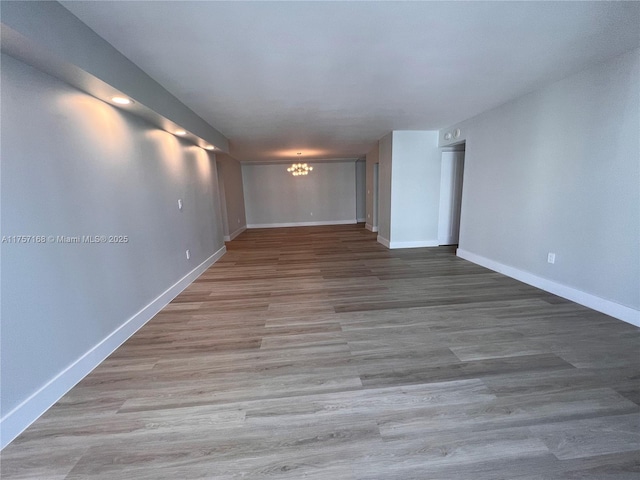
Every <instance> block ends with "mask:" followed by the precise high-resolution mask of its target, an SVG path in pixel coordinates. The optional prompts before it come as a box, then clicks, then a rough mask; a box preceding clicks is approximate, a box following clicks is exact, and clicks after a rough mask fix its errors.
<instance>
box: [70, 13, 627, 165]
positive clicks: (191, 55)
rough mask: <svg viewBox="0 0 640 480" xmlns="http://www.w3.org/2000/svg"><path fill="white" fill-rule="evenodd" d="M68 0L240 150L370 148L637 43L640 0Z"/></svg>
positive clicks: (351, 153)
mask: <svg viewBox="0 0 640 480" xmlns="http://www.w3.org/2000/svg"><path fill="white" fill-rule="evenodd" d="M61 3H62V4H63V5H64V6H65V7H66V8H67V9H68V10H70V11H71V12H72V13H73V14H75V15H76V16H77V17H78V18H80V20H82V21H83V22H84V23H86V24H87V25H88V26H89V27H91V28H92V29H93V30H94V31H95V32H96V33H98V34H99V35H100V36H102V37H103V38H104V39H106V40H107V41H108V42H109V43H111V44H112V45H113V46H114V47H115V48H117V49H118V50H119V51H120V52H122V53H123V54H124V55H125V56H127V57H128V58H129V59H130V60H132V61H133V62H134V63H136V64H137V65H138V66H139V67H141V68H142V69H143V70H144V71H145V72H146V73H147V74H149V75H150V76H151V77H153V78H154V79H155V80H156V81H158V82H159V83H160V84H162V85H163V86H164V87H165V88H166V89H167V90H169V91H170V92H171V93H173V94H174V95H175V96H176V97H177V98H178V99H180V100H181V101H182V102H183V103H184V104H185V105H187V106H188V107H190V108H191V109H192V110H193V111H194V112H196V113H197V114H198V115H200V116H201V117H202V118H203V119H204V120H206V121H207V122H208V123H210V124H211V125H212V126H213V127H215V128H216V129H218V130H219V131H221V132H222V133H223V134H224V135H226V136H227V138H229V140H230V143H231V154H232V155H233V156H234V157H235V158H237V159H238V160H241V161H265V160H273V159H279V158H287V157H295V153H296V152H298V151H301V152H304V154H305V155H306V156H307V158H309V157H311V158H352V157H358V156H363V155H364V154H365V153H366V152H367V151H368V150H369V149H370V148H371V147H372V145H373V144H374V142H375V141H376V140H378V139H379V138H380V137H382V136H383V135H385V134H386V133H388V132H390V131H391V130H407V129H414V130H430V129H439V128H444V127H447V126H450V125H452V124H454V123H456V122H458V121H461V120H464V119H467V118H470V117H472V116H474V115H476V114H478V113H481V112H483V111H486V110H488V109H490V108H493V107H495V106H498V105H500V104H502V103H504V102H506V101H508V100H510V99H512V98H515V97H518V96H520V95H523V94H525V93H527V92H530V91H532V90H533V89H535V88H537V87H539V86H541V85H543V84H545V83H548V82H550V81H553V80H556V79H560V78H562V77H564V76H567V75H568V74H570V73H573V72H575V71H578V70H580V69H582V68H584V67H586V66H587V65H589V64H592V63H595V62H598V61H601V60H604V59H606V58H608V57H611V56H613V55H616V54H621V53H623V52H625V51H628V50H630V49H632V48H634V47H637V46H638V45H640V2H357V1H352V2H305V1H298V2H270V1H265V2H214V1H179V2H173V1H166V2H160V1H155V2H154V1H141V2H138V1H123V2H117V1H116V2H113V1H63V2H61Z"/></svg>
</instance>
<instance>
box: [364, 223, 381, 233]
mask: <svg viewBox="0 0 640 480" xmlns="http://www.w3.org/2000/svg"><path fill="white" fill-rule="evenodd" d="M364 228H366V229H367V230H369V231H370V232H374V233H375V232H377V231H378V227H374V226H373V225H371V224H369V223H365V224H364Z"/></svg>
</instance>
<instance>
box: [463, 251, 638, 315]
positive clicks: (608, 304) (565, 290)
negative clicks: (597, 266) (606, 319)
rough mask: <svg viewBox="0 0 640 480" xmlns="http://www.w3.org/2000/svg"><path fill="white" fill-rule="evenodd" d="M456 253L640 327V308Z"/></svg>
mask: <svg viewBox="0 0 640 480" xmlns="http://www.w3.org/2000/svg"><path fill="white" fill-rule="evenodd" d="M457 255H458V256H459V257H460V258H464V259H465V260H469V261H470V262H473V263H476V264H478V265H482V266H483V267H486V268H488V269H490V270H493V271H495V272H498V273H502V274H503V275H506V276H508V277H511V278H515V279H516V280H520V281H521V282H524V283H526V284H528V285H532V286H534V287H537V288H540V289H542V290H545V291H547V292H549V293H553V294H554V295H558V296H559V297H562V298H566V299H567V300H571V301H572V302H576V303H579V304H580V305H584V306H585V307H588V308H591V309H593V310H597V311H598V312H602V313H604V314H606V315H610V316H612V317H614V318H617V319H618V320H622V321H623V322H627V323H630V324H631V325H635V326H636V327H640V310H635V309H633V308H630V307H627V306H624V305H620V304H619V303H616V302H612V301H611V300H606V299H604V298H601V297H598V296H596V295H592V294H590V293H586V292H583V291H582V290H578V289H576V288H573V287H569V286H567V285H563V284H561V283H557V282H554V281H552V280H547V279H546V278H542V277H538V276H537V275H534V274H532V273H529V272H526V271H524V270H519V269H517V268H514V267H510V266H508V265H504V264H502V263H499V262H496V261H494V260H490V259H488V258H486V257H483V256H480V255H476V254H475V253H471V252H468V251H466V250H462V249H460V248H459V249H458V250H457Z"/></svg>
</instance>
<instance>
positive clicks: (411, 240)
mask: <svg viewBox="0 0 640 480" xmlns="http://www.w3.org/2000/svg"><path fill="white" fill-rule="evenodd" d="M392 157H393V166H392V181H391V236H390V237H389V240H390V246H391V248H407V247H425V246H435V245H438V215H439V206H440V165H441V153H440V149H439V148H438V132H437V131H394V132H393V146H392Z"/></svg>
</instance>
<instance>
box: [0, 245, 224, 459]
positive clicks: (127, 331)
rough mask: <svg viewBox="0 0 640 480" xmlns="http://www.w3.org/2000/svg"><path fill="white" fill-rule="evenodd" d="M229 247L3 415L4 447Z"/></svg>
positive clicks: (0, 439) (1, 434)
mask: <svg viewBox="0 0 640 480" xmlns="http://www.w3.org/2000/svg"><path fill="white" fill-rule="evenodd" d="M226 251H227V248H226V247H222V248H221V249H220V250H218V251H217V252H215V253H214V254H213V255H211V256H210V257H209V258H207V259H206V260H205V261H204V262H202V263H201V264H200V265H198V266H197V267H196V268H194V269H193V270H191V271H190V272H189V273H188V274H186V275H185V276H184V277H182V278H181V279H180V280H178V281H177V282H176V283H175V284H173V285H172V286H171V287H169V288H168V289H167V290H165V291H164V292H163V293H162V294H160V295H159V296H158V297H157V298H156V299H155V300H153V301H152V302H151V303H149V304H148V305H147V306H146V307H144V308H142V310H140V311H139V312H138V313H136V314H135V315H133V316H132V317H131V318H129V319H128V320H127V321H125V322H124V323H123V324H122V325H120V326H119V327H118V328H116V329H115V330H114V331H113V332H111V333H110V334H109V335H108V336H107V337H105V338H104V339H103V340H101V341H100V342H99V343H98V344H97V345H95V346H94V347H93V348H91V349H90V350H89V351H87V352H86V353H85V354H84V355H82V356H81V357H80V358H78V359H77V360H76V361H75V362H73V363H72V364H71V365H70V366H69V367H67V368H66V369H64V370H63V371H62V372H60V373H59V374H58V375H56V376H55V377H53V378H52V379H51V380H49V381H48V382H47V383H46V384H45V385H43V386H42V387H41V388H40V389H39V390H38V391H36V392H35V393H34V394H32V395H31V396H30V397H28V398H27V399H26V400H24V401H23V402H22V403H20V405H18V406H17V407H15V408H14V409H13V410H11V411H10V412H9V413H7V414H6V415H5V416H4V417H2V419H0V449H2V448H4V447H5V446H7V445H8V444H9V443H10V442H12V441H13V440H14V439H15V438H16V437H17V436H18V435H20V434H21V433H22V432H23V431H24V430H25V429H26V428H27V427H28V426H29V425H31V424H32V423H33V422H35V421H36V420H37V419H38V418H39V417H40V416H41V415H42V414H43V413H44V412H46V411H47V410H48V409H49V408H50V407H51V406H52V405H53V404H54V403H56V402H57V401H58V400H60V398H62V396H64V394H66V393H67V392H68V391H69V390H71V389H72V388H73V387H74V386H75V385H76V384H77V383H78V382H79V381H80V380H82V379H83V378H84V377H86V376H87V375H88V374H89V373H91V371H92V370H93V369H94V368H96V367H97V366H98V365H100V363H102V361H104V359H105V358H107V357H108V356H109V355H111V354H112V353H113V352H114V351H115V350H116V349H117V348H118V347H119V346H120V345H122V344H123V343H124V342H125V341H126V340H127V339H128V338H129V337H131V335H133V334H134V333H135V332H137V331H138V330H139V329H140V328H141V327H142V326H143V325H144V324H145V323H147V322H148V321H149V320H151V319H152V318H153V317H154V316H155V315H156V314H157V313H158V312H159V311H160V310H162V309H163V308H164V307H165V306H166V305H168V304H169V302H171V300H173V299H174V298H175V297H177V296H178V294H179V293H180V292H182V291H183V290H184V289H185V288H187V287H188V286H189V285H190V284H191V283H192V282H193V281H194V280H195V279H196V278H198V277H199V276H200V275H201V274H202V273H203V272H204V271H205V270H206V269H207V268H209V267H210V266H211V265H213V264H214V263H215V262H216V261H217V260H218V259H219V258H220V257H222V256H223V255H224V254H225V252H226Z"/></svg>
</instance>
